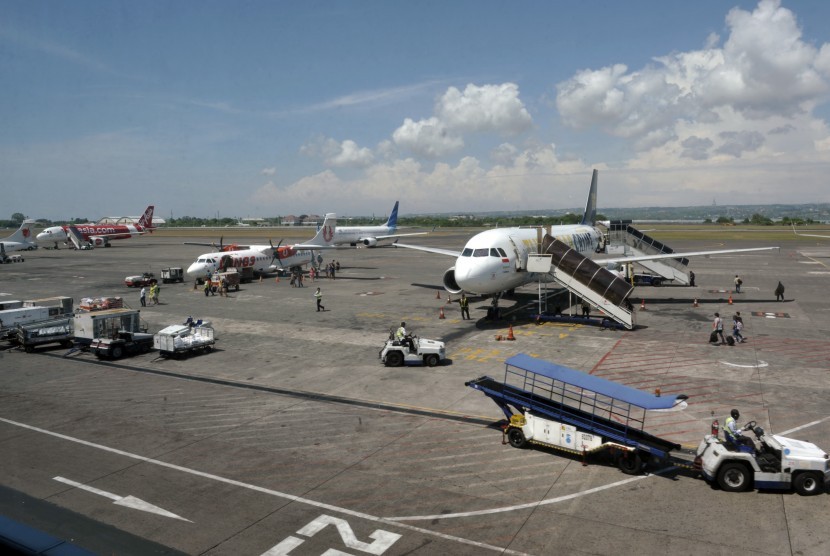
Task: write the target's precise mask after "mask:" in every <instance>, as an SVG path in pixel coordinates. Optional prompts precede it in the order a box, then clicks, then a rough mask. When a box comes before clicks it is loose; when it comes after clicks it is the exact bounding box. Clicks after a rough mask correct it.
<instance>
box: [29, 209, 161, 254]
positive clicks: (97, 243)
mask: <svg viewBox="0 0 830 556" xmlns="http://www.w3.org/2000/svg"><path fill="white" fill-rule="evenodd" d="M154 208H155V207H154V206H153V205H150V206H148V207H147V209H146V210H145V211H144V214H143V215H142V216H141V218H140V219H139V220H138V224H136V225H132V224H67V225H64V226H52V227H49V228H46V229H45V230H43V231H42V232H40V233H39V234H38V235H37V240H38V241H39V242H43V243H46V242H50V241H51V242H54V243H55V247H57V246H58V242H59V241H63V242H64V243H66V242H68V241H71V242H72V243H73V244H74V245H75V248H76V249H80V248H81V247H82V246H83V245H85V244H86V245H91V246H93V247H109V246H110V240H113V239H128V238H131V237H134V236H139V235H142V234H145V233H147V232H152V231H153V229H154V228H155V227H154V226H153V209H154ZM79 238H80V239H79Z"/></svg>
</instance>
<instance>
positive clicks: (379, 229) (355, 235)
mask: <svg viewBox="0 0 830 556" xmlns="http://www.w3.org/2000/svg"><path fill="white" fill-rule="evenodd" d="M398 203H399V201H395V206H394V207H393V208H392V214H391V215H389V218H388V219H387V220H386V223H385V224H382V225H380V226H338V227H337V228H336V229H335V231H334V238H333V239H332V241H331V243H332V245H334V246H338V245H350V246H352V247H357V246H358V245H363V246H365V247H376V246H377V244H378V242H379V241H383V240H388V239H397V238H400V237H406V236H422V235H426V233H427V232H412V233H408V234H396V233H395V231H396V230H397V228H398ZM294 247H295V248H298V249H304V248H314V247H316V246H314V245H309V244H306V245H304V244H300V245H295V246H294Z"/></svg>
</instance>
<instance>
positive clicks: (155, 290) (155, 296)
mask: <svg viewBox="0 0 830 556" xmlns="http://www.w3.org/2000/svg"><path fill="white" fill-rule="evenodd" d="M160 289H161V288H160V287H159V285H158V282H156V283H155V284H153V285H151V286H150V298H151V299H152V300H153V305H158V304H159V290H160Z"/></svg>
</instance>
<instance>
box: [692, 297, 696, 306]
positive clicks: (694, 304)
mask: <svg viewBox="0 0 830 556" xmlns="http://www.w3.org/2000/svg"><path fill="white" fill-rule="evenodd" d="M692 307H697V298H695V302H694V303H693V304H692Z"/></svg>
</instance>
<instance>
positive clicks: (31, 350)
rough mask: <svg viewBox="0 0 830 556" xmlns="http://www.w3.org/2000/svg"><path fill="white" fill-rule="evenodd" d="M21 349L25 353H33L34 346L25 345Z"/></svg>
mask: <svg viewBox="0 0 830 556" xmlns="http://www.w3.org/2000/svg"><path fill="white" fill-rule="evenodd" d="M23 349H24V350H25V351H26V353H34V351H35V346H26V347H24V348H23Z"/></svg>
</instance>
